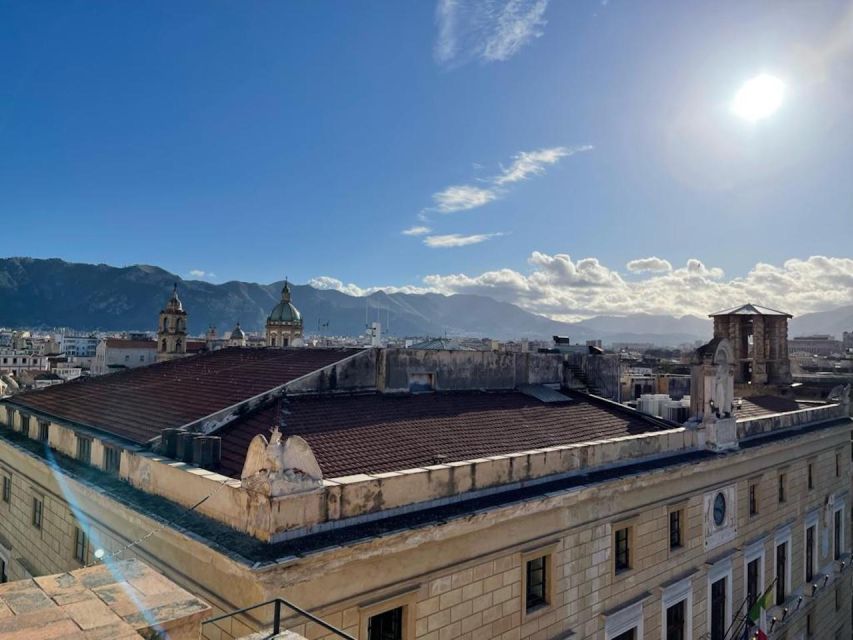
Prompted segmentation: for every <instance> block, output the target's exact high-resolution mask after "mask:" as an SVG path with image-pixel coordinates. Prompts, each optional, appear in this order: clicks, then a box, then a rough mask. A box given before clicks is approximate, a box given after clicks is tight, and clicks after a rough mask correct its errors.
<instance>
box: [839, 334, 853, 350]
mask: <svg viewBox="0 0 853 640" xmlns="http://www.w3.org/2000/svg"><path fill="white" fill-rule="evenodd" d="M841 345H842V346H843V347H844V350H845V351H849V350H850V349H853V331H845V332H844V334H843V336H842V338H841Z"/></svg>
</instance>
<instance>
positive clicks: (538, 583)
mask: <svg viewBox="0 0 853 640" xmlns="http://www.w3.org/2000/svg"><path fill="white" fill-rule="evenodd" d="M547 560H548V558H547V556H539V557H538V558H534V559H532V560H528V561H527V563H526V564H527V582H526V583H525V585H526V586H525V594H524V601H525V608H526V610H527V612H528V613H530V612H531V611H533V610H534V609H537V608H539V607H542V606H544V605H546V604H548V591H547V580H548V562H547Z"/></svg>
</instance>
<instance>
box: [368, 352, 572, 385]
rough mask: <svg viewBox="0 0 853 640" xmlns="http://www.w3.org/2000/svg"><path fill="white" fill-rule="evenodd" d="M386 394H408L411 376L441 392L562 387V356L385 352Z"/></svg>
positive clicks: (505, 353)
mask: <svg viewBox="0 0 853 640" xmlns="http://www.w3.org/2000/svg"><path fill="white" fill-rule="evenodd" d="M380 357H381V358H382V360H383V362H382V364H381V366H380V373H381V374H382V377H381V379H380V381H379V384H378V386H379V388H380V389H381V390H383V391H397V392H399V391H408V390H409V386H410V380H411V376H413V375H423V374H430V375H432V378H433V386H434V388H435V389H436V390H438V391H450V390H465V389H514V388H515V387H517V386H518V385H520V384H559V382H560V378H561V362H562V359H561V357H560V356H559V355H552V354H538V353H513V352H505V351H433V350H429V349H383V350H382V351H381V355H380Z"/></svg>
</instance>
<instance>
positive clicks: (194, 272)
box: [189, 269, 216, 280]
mask: <svg viewBox="0 0 853 640" xmlns="http://www.w3.org/2000/svg"><path fill="white" fill-rule="evenodd" d="M189 276H190V277H192V278H199V279H204V278H207V279H208V280H209V279H211V278H215V277H216V274H215V273H212V272H210V271H203V270H202V269H190V270H189Z"/></svg>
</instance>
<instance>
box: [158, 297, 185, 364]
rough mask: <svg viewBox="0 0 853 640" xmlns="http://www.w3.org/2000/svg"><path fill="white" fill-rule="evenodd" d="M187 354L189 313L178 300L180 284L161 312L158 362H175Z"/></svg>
mask: <svg viewBox="0 0 853 640" xmlns="http://www.w3.org/2000/svg"><path fill="white" fill-rule="evenodd" d="M186 353H187V312H186V311H184V306H183V304H181V299H180V298H178V284H177V283H175V287H174V289H172V296H171V297H170V298H169V301H168V302H166V306H165V307H164V308H163V310H162V311H161V312H160V321H159V323H158V325H157V361H158V362H162V361H164V360H174V359H175V358H181V357H183V356H184V355H186Z"/></svg>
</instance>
